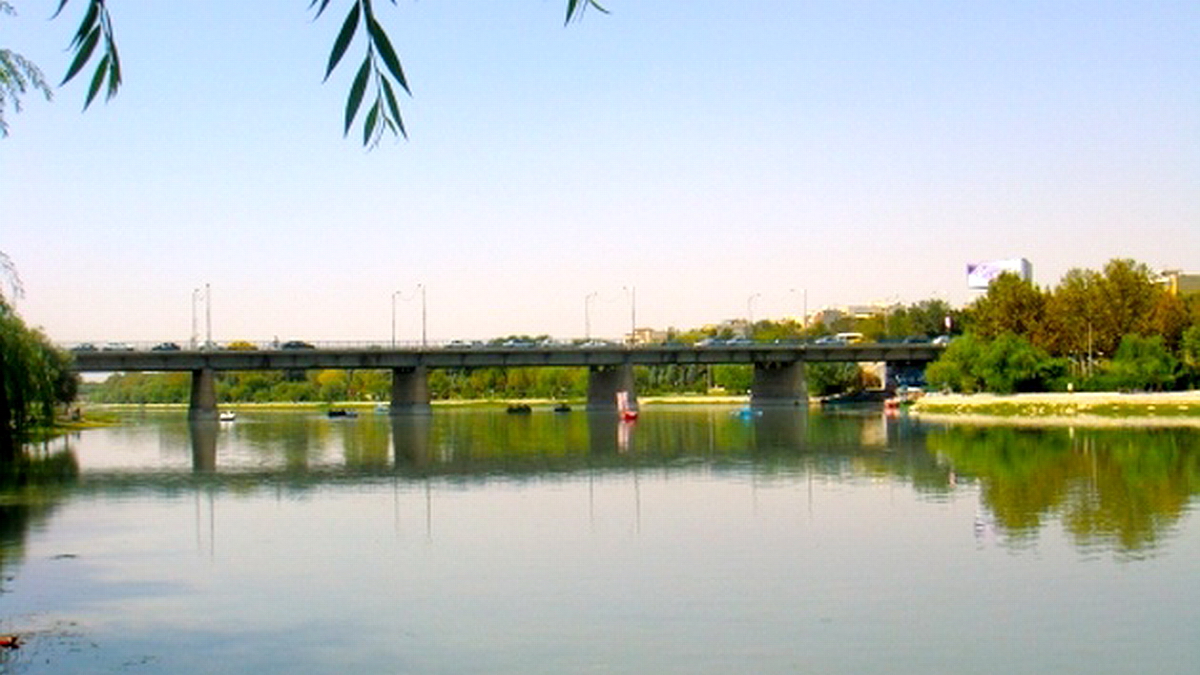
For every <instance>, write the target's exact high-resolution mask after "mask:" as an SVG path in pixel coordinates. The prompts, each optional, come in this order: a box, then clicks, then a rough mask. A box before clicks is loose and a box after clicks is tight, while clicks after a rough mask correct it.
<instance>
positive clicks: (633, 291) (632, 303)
mask: <svg viewBox="0 0 1200 675" xmlns="http://www.w3.org/2000/svg"><path fill="white" fill-rule="evenodd" d="M622 288H623V289H624V290H625V291H627V292H628V293H629V344H630V345H633V344H636V343H637V287H636V286H622Z"/></svg>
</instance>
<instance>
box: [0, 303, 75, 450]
mask: <svg viewBox="0 0 1200 675" xmlns="http://www.w3.org/2000/svg"><path fill="white" fill-rule="evenodd" d="M75 378H76V376H75V375H74V373H72V372H71V370H70V357H69V356H68V355H66V354H64V353H63V352H61V351H59V350H58V349H57V348H56V347H55V346H54V345H53V344H51V343H50V341H49V340H48V339H46V336H45V335H43V334H42V332H41V331H39V330H34V329H31V328H28V327H27V326H26V325H25V322H24V321H22V320H21V317H20V316H18V315H17V313H16V312H15V311H13V310H12V308H11V307H9V305H8V303H7V301H5V300H4V298H3V297H2V296H0V462H7V461H12V460H13V459H14V458H15V457H16V454H17V448H18V447H19V445H20V444H21V443H22V442H24V441H25V440H27V439H28V438H29V437H30V434H31V433H32V432H33V431H34V430H35V429H38V428H43V427H48V426H51V425H53V423H54V411H55V406H56V405H58V404H60V403H61V404H65V403H70V402H71V401H72V400H73V398H74V394H75V392H76V390H77V389H78V384H77V382H76V381H75Z"/></svg>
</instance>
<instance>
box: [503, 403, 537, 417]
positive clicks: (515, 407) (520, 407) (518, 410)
mask: <svg viewBox="0 0 1200 675" xmlns="http://www.w3.org/2000/svg"><path fill="white" fill-rule="evenodd" d="M508 412H509V413H512V414H514V415H523V414H526V413H530V412H533V408H530V407H529V404H528V403H513V404H511V405H509V406H508Z"/></svg>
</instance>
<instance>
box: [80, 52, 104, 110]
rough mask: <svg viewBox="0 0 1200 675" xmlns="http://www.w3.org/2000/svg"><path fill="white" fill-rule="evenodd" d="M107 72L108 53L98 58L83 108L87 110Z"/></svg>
mask: <svg viewBox="0 0 1200 675" xmlns="http://www.w3.org/2000/svg"><path fill="white" fill-rule="evenodd" d="M107 74H108V54H105V55H104V58H102V59H100V64H99V65H98V66H96V72H95V73H94V74H93V75H92V84H91V85H90V86H89V87H88V93H87V99H86V100H85V101H84V102H83V109H84V110H87V109H88V106H90V105H91V104H92V99H94V98H96V94H97V93H98V92H99V91H100V85H101V83H103V82H104V76H105V75H107Z"/></svg>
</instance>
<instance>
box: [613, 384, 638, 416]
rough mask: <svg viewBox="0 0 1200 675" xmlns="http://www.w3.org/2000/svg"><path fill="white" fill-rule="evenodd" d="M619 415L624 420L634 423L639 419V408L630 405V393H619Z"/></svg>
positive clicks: (622, 391)
mask: <svg viewBox="0 0 1200 675" xmlns="http://www.w3.org/2000/svg"><path fill="white" fill-rule="evenodd" d="M617 414H618V415H620V417H621V419H622V420H625V421H628V422H632V421H633V420H636V419H637V418H638V411H637V408H634V407H633V406H631V405H629V392H627V391H625V390H621V391H618V392H617Z"/></svg>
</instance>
